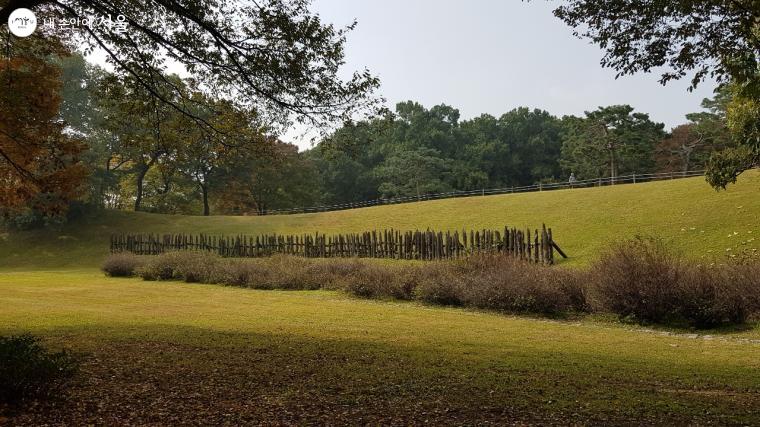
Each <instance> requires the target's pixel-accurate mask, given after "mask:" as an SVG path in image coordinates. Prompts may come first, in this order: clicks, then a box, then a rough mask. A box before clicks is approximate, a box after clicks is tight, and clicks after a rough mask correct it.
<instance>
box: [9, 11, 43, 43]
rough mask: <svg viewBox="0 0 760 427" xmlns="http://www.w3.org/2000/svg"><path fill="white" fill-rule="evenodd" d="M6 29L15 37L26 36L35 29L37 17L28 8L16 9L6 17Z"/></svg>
mask: <svg viewBox="0 0 760 427" xmlns="http://www.w3.org/2000/svg"><path fill="white" fill-rule="evenodd" d="M8 29H9V30H11V34H13V35H14V36H16V37H28V36H30V35H32V33H33V32H34V30H36V29H37V17H36V16H34V12H32V11H31V10H29V9H25V8H23V7H22V8H19V9H16V10H14V11H13V12H11V15H10V16H9V17H8Z"/></svg>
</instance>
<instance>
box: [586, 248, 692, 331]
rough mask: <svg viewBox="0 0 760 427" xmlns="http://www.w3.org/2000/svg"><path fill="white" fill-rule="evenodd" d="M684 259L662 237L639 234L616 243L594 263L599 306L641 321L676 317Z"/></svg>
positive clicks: (594, 289) (597, 304) (594, 279)
mask: <svg viewBox="0 0 760 427" xmlns="http://www.w3.org/2000/svg"><path fill="white" fill-rule="evenodd" d="M682 274H683V268H682V266H681V261H680V260H679V259H678V258H677V257H675V256H674V255H673V254H671V253H670V252H668V251H667V250H666V248H665V246H664V245H663V244H662V242H661V241H658V240H655V239H648V238H641V237H637V238H635V239H632V240H628V241H623V242H620V243H618V244H617V245H614V246H612V247H611V248H609V249H608V250H607V251H606V252H604V253H603V254H602V256H601V257H600V259H599V260H598V261H597V262H596V263H595V264H594V265H592V266H591V278H592V285H593V286H592V289H593V292H594V296H595V303H596V306H597V308H598V309H600V310H602V311H610V312H612V313H616V314H618V315H619V316H621V317H624V318H632V319H634V320H637V321H644V322H656V323H664V322H667V321H668V320H672V319H673V317H674V316H675V309H676V306H677V304H678V296H677V293H676V286H675V284H676V283H678V281H679V280H680V279H681V275H682Z"/></svg>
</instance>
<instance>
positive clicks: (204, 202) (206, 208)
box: [201, 184, 211, 216]
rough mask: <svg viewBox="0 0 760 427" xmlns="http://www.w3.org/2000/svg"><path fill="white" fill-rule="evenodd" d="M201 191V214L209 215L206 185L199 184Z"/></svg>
mask: <svg viewBox="0 0 760 427" xmlns="http://www.w3.org/2000/svg"><path fill="white" fill-rule="evenodd" d="M201 193H202V194H203V216H209V214H210V213H211V210H210V209H209V207H208V185H206V184H201Z"/></svg>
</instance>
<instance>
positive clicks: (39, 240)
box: [0, 171, 760, 270]
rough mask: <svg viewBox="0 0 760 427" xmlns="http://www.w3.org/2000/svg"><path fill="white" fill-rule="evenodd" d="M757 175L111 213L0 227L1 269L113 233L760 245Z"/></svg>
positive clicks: (574, 256) (74, 253) (62, 261)
mask: <svg viewBox="0 0 760 427" xmlns="http://www.w3.org/2000/svg"><path fill="white" fill-rule="evenodd" d="M759 194H760V173H758V172H757V171H752V172H750V173H746V174H744V175H743V176H742V177H741V179H740V180H739V183H738V184H737V185H734V186H731V187H730V188H729V189H728V190H727V191H721V192H716V191H714V190H713V189H711V188H710V187H709V186H708V185H707V184H706V183H705V182H704V179H703V178H699V177H698V178H689V179H681V180H673V181H661V182H652V183H643V184H635V185H619V186H615V187H602V188H587V189H573V190H559V191H551V192H541V193H526V194H514V195H497V196H485V197H470V198H460V199H447V200H436V201H429V202H420V203H410V204H402V205H393V206H378V207H371V208H364V209H354V210H347V211H338V212H326V213H319V214H302V215H287V216H267V217H240V216H211V217H200V216H177V215H158V214H147V213H139V212H138V213H135V212H120V211H108V212H105V213H101V214H99V215H96V216H93V217H91V218H87V219H83V220H80V221H77V222H75V223H71V224H68V225H66V226H64V227H62V228H61V229H59V230H35V231H27V232H6V233H0V268H2V269H6V270H7V269H12V270H26V269H61V268H67V269H70V268H92V267H97V266H98V265H99V264H100V262H101V260H102V258H103V257H104V256H105V254H106V253H107V251H108V238H109V235H110V234H111V233H114V232H150V233H176V232H186V233H199V232H203V233H220V234H238V233H243V234H256V233H262V232H277V233H313V232H315V231H319V232H321V233H330V232H339V231H343V232H345V231H362V230H367V229H382V228H395V229H399V230H410V229H412V230H413V229H426V228H432V229H436V230H455V229H460V230H461V229H463V228H465V229H470V228H501V227H503V226H504V225H510V226H518V227H531V228H533V227H540V226H541V223H546V224H547V226H550V227H552V228H553V230H554V236H555V240H556V241H557V242H558V243H559V245H560V246H561V247H562V248H563V249H564V250H565V252H567V253H568V254H569V255H570V257H571V259H570V260H568V261H566V262H567V263H569V264H574V265H582V264H585V263H588V262H589V261H590V260H592V259H593V258H594V257H595V256H596V254H597V253H598V251H599V250H600V249H601V248H603V247H604V246H605V245H607V244H608V243H609V242H611V241H614V240H619V239H623V238H626V237H630V236H634V235H636V234H645V235H656V236H661V237H662V238H663V239H664V240H665V241H666V242H667V243H668V244H670V245H671V246H673V247H674V248H677V249H679V250H681V251H683V252H684V253H687V254H688V255H689V256H691V257H694V258H703V257H706V258H721V257H724V256H725V255H726V254H731V253H736V252H737V251H740V250H742V249H749V250H752V249H757V248H758V247H760V245H758V242H757V241H755V240H754V237H755V236H758V235H760V197H758V195H759Z"/></svg>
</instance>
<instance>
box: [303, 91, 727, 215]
mask: <svg viewBox="0 0 760 427" xmlns="http://www.w3.org/2000/svg"><path fill="white" fill-rule="evenodd" d="M728 97H729V94H728V93H727V90H725V89H722V90H720V91H718V92H716V97H715V98H714V99H706V100H705V101H704V103H703V107H704V108H705V111H702V112H699V113H694V114H689V115H687V120H688V122H687V123H685V124H683V125H681V126H678V127H677V128H675V129H673V130H672V131H671V132H670V133H668V132H665V130H664V125H663V124H662V123H656V122H653V121H652V120H651V119H650V118H649V116H648V115H647V114H645V113H641V112H637V111H635V110H634V108H633V107H631V106H629V105H613V106H608V107H599V108H598V109H596V110H594V111H588V112H586V113H585V114H584V115H583V116H580V117H578V116H564V117H561V118H560V117H556V116H553V115H552V114H550V113H549V112H547V111H544V110H540V109H533V110H531V109H528V108H525V107H520V108H516V109H514V110H511V111H509V112H507V113H505V114H503V115H501V116H500V117H494V116H492V115H489V114H483V115H480V116H478V117H475V118H472V119H469V120H460V117H459V112H458V110H456V109H455V108H453V107H450V106H447V105H437V106H434V107H432V108H430V109H427V108H425V107H423V106H422V105H420V104H418V103H415V102H411V101H409V102H402V103H400V104H398V105H397V106H396V111H395V113H390V112H388V113H387V114H385V116H383V117H380V118H376V119H374V120H371V121H363V122H359V123H354V124H351V125H349V126H345V127H343V128H341V129H339V130H338V131H337V132H335V133H334V134H333V135H331V136H330V137H329V138H326V139H325V140H323V141H322V142H320V143H319V144H318V145H317V146H316V147H315V148H313V149H311V150H309V151H308V152H307V153H306V156H307V158H308V159H309V160H311V161H313V162H314V163H315V164H316V165H317V169H318V170H319V171H320V176H319V179H320V180H321V182H322V191H323V193H322V197H321V200H322V201H323V202H324V203H346V202H354V201H360V200H367V199H375V198H385V197H395V196H421V195H423V194H428V193H437V192H444V191H451V190H475V189H482V188H503V187H510V186H521V185H531V184H537V183H548V182H563V181H567V179H568V177H569V176H570V174H573V175H574V176H575V177H576V178H577V179H590V178H597V177H609V176H619V175H625V174H631V173H642V174H643V173H652V172H657V171H682V170H694V169H701V168H704V167H705V165H706V163H707V161H708V159H709V157H710V154H711V153H713V152H714V151H715V150H718V149H721V148H724V147H727V146H731V145H732V142H731V136H730V134H729V133H728V130H727V127H726V105H727V100H728Z"/></svg>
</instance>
